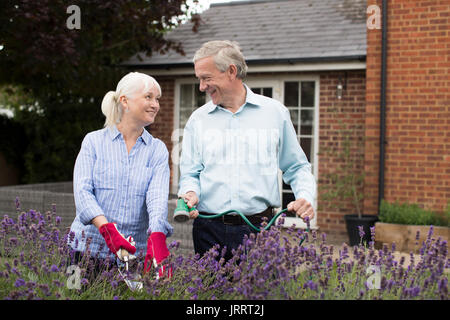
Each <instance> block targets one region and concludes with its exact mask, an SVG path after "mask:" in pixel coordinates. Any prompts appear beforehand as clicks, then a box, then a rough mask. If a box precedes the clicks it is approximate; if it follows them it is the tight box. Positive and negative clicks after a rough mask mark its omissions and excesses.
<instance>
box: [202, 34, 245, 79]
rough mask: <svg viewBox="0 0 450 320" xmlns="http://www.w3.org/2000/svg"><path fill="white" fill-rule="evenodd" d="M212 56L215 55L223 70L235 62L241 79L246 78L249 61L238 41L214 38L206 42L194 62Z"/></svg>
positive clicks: (220, 68) (217, 65)
mask: <svg viewBox="0 0 450 320" xmlns="http://www.w3.org/2000/svg"><path fill="white" fill-rule="evenodd" d="M211 56H213V57H214V62H215V63H216V67H217V69H219V70H220V71H221V72H225V71H227V69H228V67H229V66H230V65H232V64H234V65H235V66H236V68H237V77H238V78H239V79H244V78H245V76H246V75H247V69H248V67H247V63H245V58H244V55H243V54H242V52H241V48H240V47H239V44H238V43H237V42H236V41H229V40H214V41H208V42H206V43H204V44H203V45H202V47H201V48H200V49H198V50H197V52H196V53H195V55H194V59H193V61H194V64H195V62H196V61H197V60H200V59H203V58H206V57H211Z"/></svg>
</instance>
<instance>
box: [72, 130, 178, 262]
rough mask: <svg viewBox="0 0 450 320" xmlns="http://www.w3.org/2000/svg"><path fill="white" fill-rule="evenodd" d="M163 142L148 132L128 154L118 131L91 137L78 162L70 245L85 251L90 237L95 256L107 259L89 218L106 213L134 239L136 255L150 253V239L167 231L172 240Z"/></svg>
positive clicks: (168, 175)
mask: <svg viewBox="0 0 450 320" xmlns="http://www.w3.org/2000/svg"><path fill="white" fill-rule="evenodd" d="M168 157H169V152H168V151H167V148H166V146H165V144H164V143H163V142H162V141H161V140H159V139H156V138H154V137H152V135H151V134H150V133H148V132H147V130H145V129H144V131H143V133H142V135H141V136H140V137H139V138H138V139H137V140H136V144H135V145H134V146H133V148H132V149H131V151H130V153H129V154H128V151H127V147H126V144H125V140H124V138H123V136H122V134H121V133H120V132H119V130H118V129H117V127H115V126H114V127H110V128H104V129H101V130H97V131H93V132H90V133H88V134H87V135H86V136H85V138H84V139H83V142H82V145H81V150H80V152H79V154H78V157H77V159H76V161H75V167H74V173H73V188H74V198H75V206H76V217H75V220H74V221H73V223H72V226H71V231H73V232H74V233H75V239H74V240H73V241H72V242H70V239H69V242H70V245H71V247H72V248H74V249H75V250H77V251H85V250H86V239H87V238H89V237H90V238H92V240H91V242H90V245H89V248H90V250H91V254H92V255H95V254H97V253H99V256H100V257H103V258H104V257H106V256H107V255H108V254H109V249H108V247H107V246H106V244H105V240H104V239H103V237H102V236H101V235H100V232H99V231H98V229H97V228H96V227H95V226H94V225H93V224H92V223H91V220H92V219H93V218H95V217H96V216H99V215H104V216H105V217H106V219H108V222H116V223H117V228H118V230H119V232H121V233H122V234H124V235H125V236H129V235H131V236H132V237H133V238H134V240H135V241H136V248H137V252H136V254H139V252H143V253H144V254H145V252H146V246H147V235H148V234H149V233H150V232H163V233H165V234H166V236H170V235H171V234H172V232H173V228H172V226H171V225H170V224H169V223H168V221H167V206H168V195H169V180H170V170H169V162H168Z"/></svg>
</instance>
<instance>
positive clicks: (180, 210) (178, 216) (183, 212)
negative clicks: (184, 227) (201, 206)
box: [173, 198, 195, 222]
mask: <svg viewBox="0 0 450 320" xmlns="http://www.w3.org/2000/svg"><path fill="white" fill-rule="evenodd" d="M193 210H195V208H194V207H192V208H189V207H188V205H187V204H186V202H184V199H183V198H179V199H178V201H177V207H176V208H175V210H174V212H173V219H174V220H175V221H176V222H186V221H188V220H189V212H191V211H193Z"/></svg>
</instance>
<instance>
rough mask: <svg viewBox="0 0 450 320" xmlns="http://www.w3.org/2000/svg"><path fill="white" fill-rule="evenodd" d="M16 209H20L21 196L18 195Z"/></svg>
mask: <svg viewBox="0 0 450 320" xmlns="http://www.w3.org/2000/svg"><path fill="white" fill-rule="evenodd" d="M16 210H17V211H20V200H19V197H16Z"/></svg>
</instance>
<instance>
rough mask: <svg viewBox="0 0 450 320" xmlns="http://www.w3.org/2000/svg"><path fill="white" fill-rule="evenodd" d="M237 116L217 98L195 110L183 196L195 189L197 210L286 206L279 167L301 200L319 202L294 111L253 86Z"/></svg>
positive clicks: (187, 138)
mask: <svg viewBox="0 0 450 320" xmlns="http://www.w3.org/2000/svg"><path fill="white" fill-rule="evenodd" d="M245 87H246V90H247V95H246V100H245V103H244V105H242V106H241V107H240V109H239V110H238V111H237V112H236V113H235V114H233V113H232V112H231V111H229V110H226V109H225V108H223V107H221V106H219V105H215V104H213V102H212V101H210V102H208V103H206V104H205V105H203V106H202V107H200V108H198V109H197V110H195V111H194V112H193V113H192V115H191V116H190V118H189V120H188V122H187V123H186V127H185V129H184V132H183V143H182V153H181V158H180V183H179V192H178V195H181V194H184V193H186V192H188V191H194V192H195V193H196V194H197V195H198V196H199V203H198V205H197V209H198V210H199V211H203V212H210V213H221V212H224V211H228V210H239V211H241V212H242V213H244V214H247V215H248V214H255V213H258V212H261V211H263V210H265V209H266V208H267V207H269V206H272V207H280V206H281V199H280V189H279V179H278V168H280V169H281V170H282V172H283V180H284V181H285V183H286V184H289V185H290V186H291V188H292V190H293V192H294V195H295V198H296V199H299V198H304V199H306V200H307V201H309V202H310V203H311V205H313V206H314V199H315V197H316V182H315V179H314V176H313V175H312V173H311V164H310V163H309V162H308V159H307V158H306V155H305V153H304V152H303V150H302V148H301V147H300V144H299V142H298V140H297V135H296V133H295V129H294V127H293V125H292V121H291V118H290V115H289V110H288V109H287V108H286V107H285V106H284V105H283V104H281V103H280V102H279V101H277V100H275V99H271V98H268V97H265V96H262V95H258V94H255V93H253V92H252V91H251V90H250V89H249V88H248V87H247V86H245Z"/></svg>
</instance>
